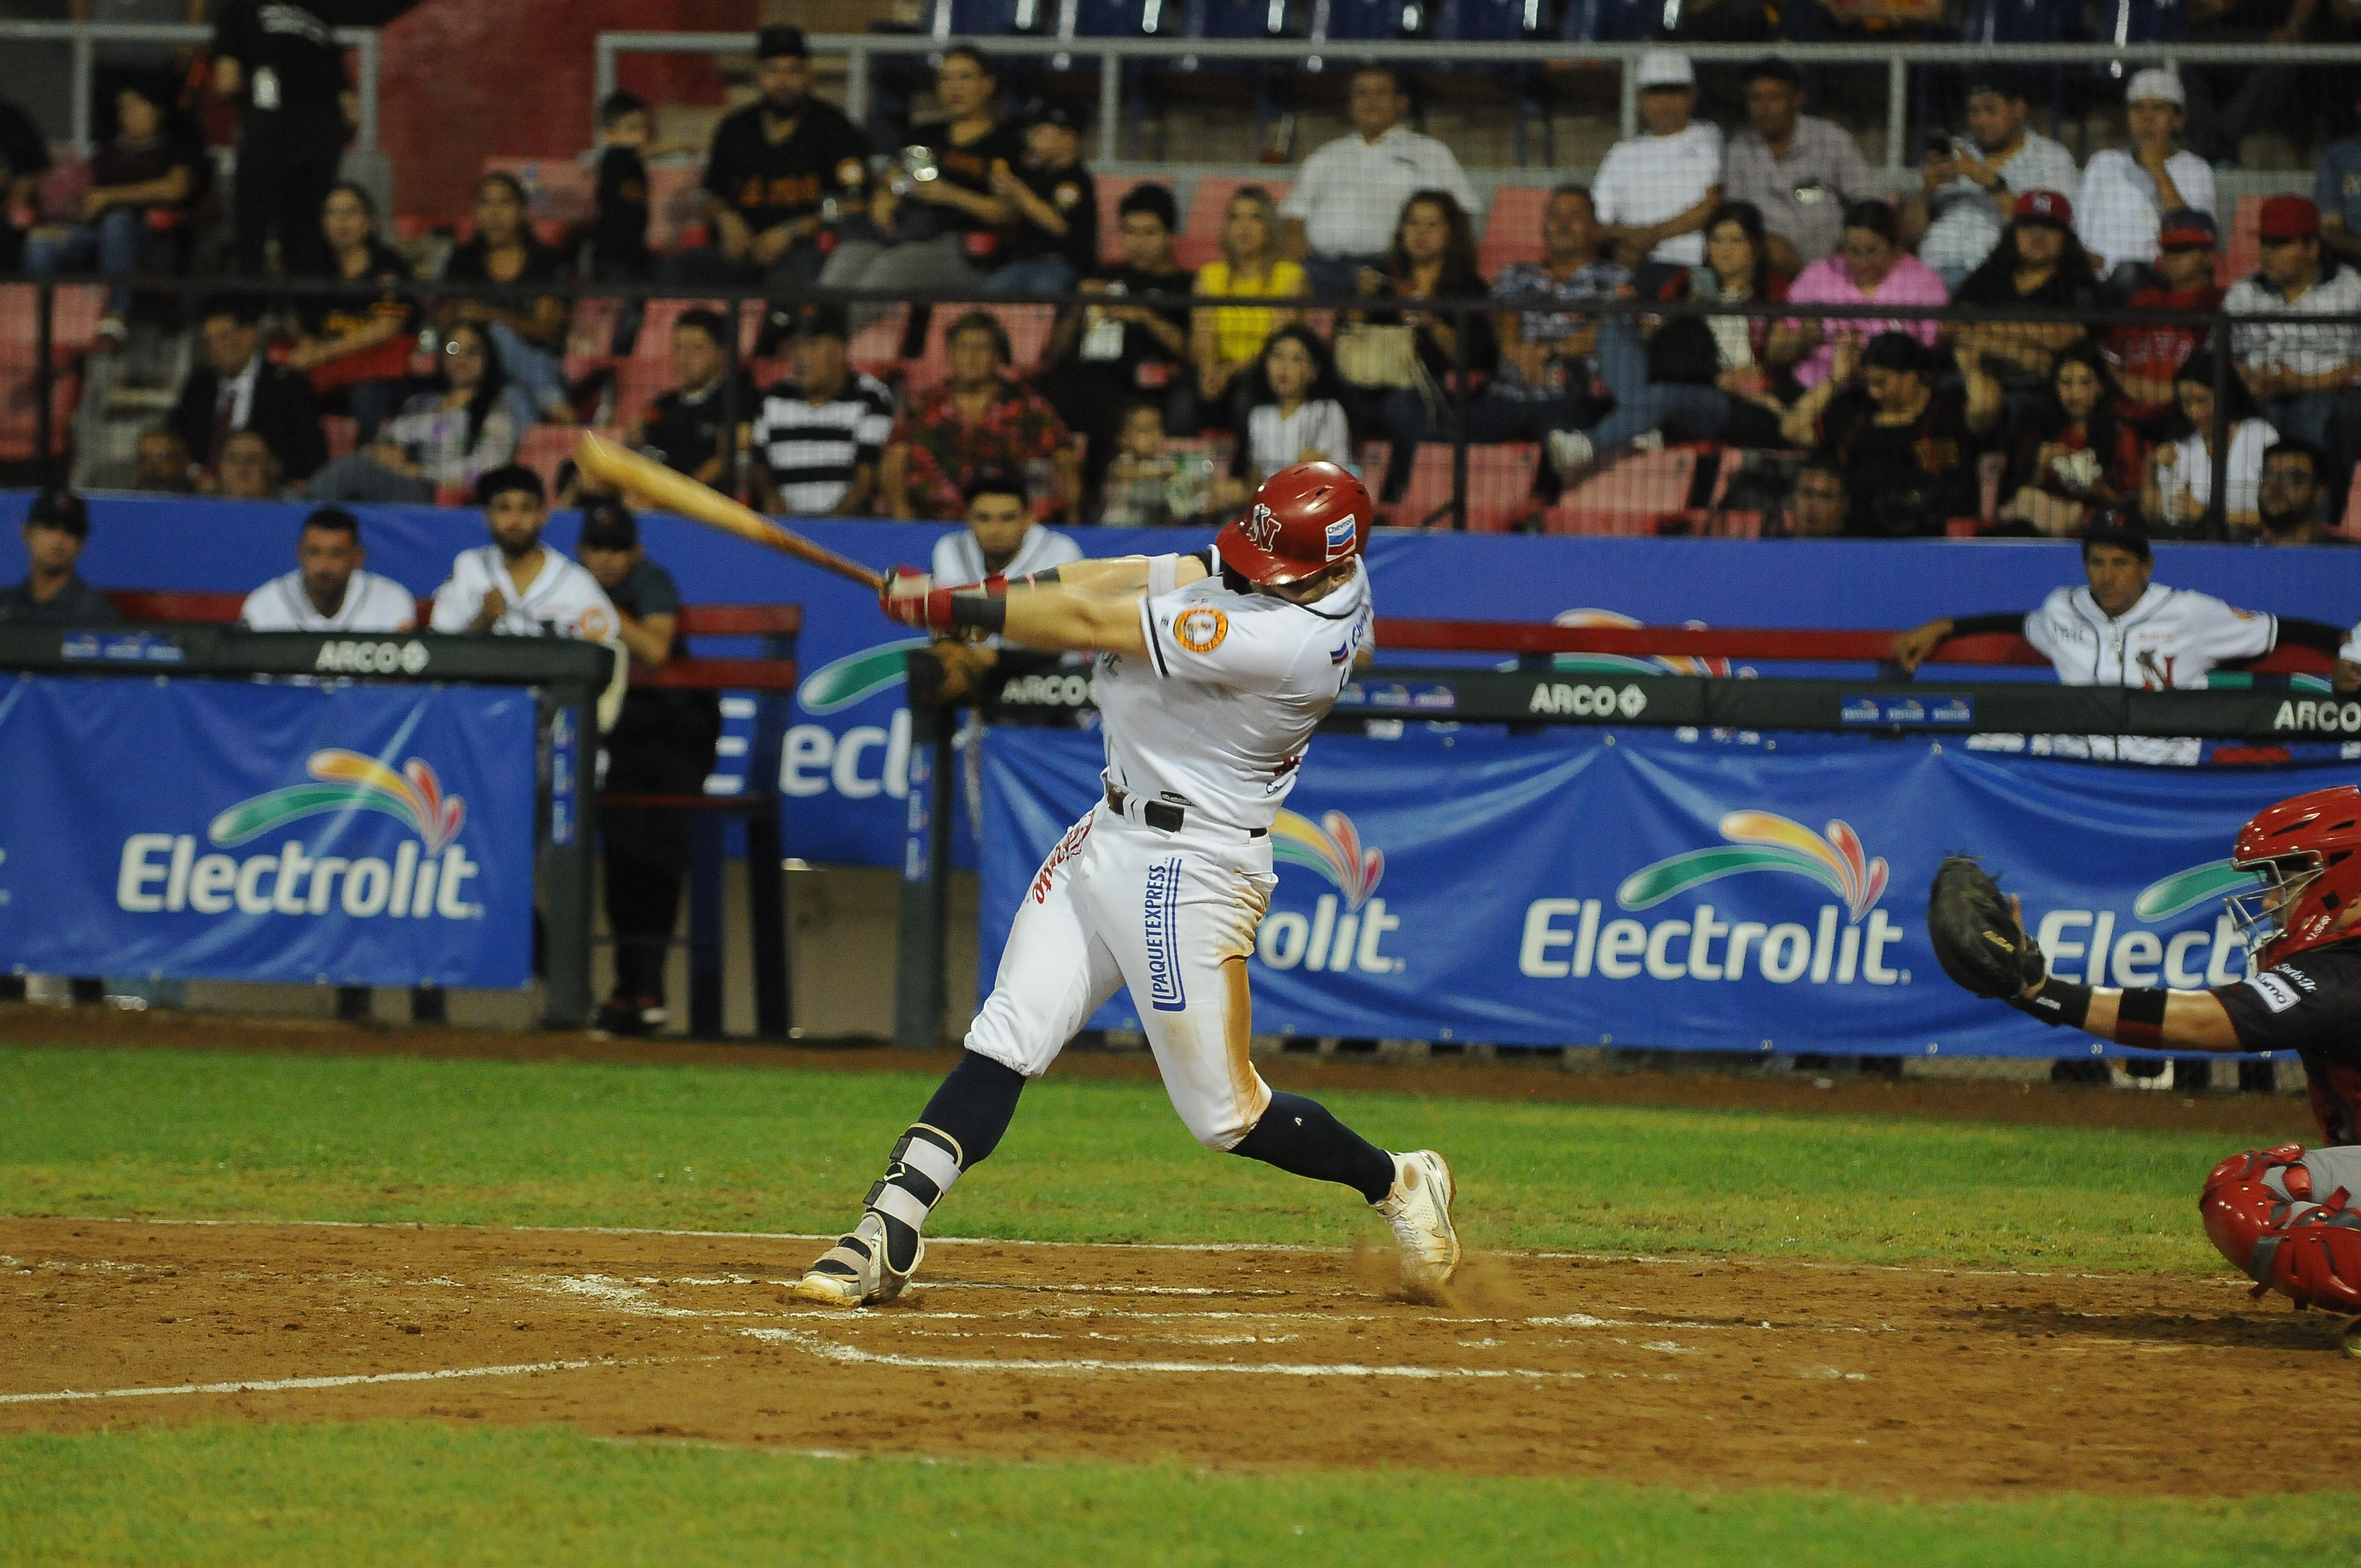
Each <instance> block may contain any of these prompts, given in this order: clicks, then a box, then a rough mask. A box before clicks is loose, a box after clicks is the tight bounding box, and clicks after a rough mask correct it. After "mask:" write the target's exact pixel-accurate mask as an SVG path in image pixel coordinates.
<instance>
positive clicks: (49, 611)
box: [0, 572, 123, 626]
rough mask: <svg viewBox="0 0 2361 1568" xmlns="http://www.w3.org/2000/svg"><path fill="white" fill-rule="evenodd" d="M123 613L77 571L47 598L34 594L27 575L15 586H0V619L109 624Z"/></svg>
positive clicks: (53, 623)
mask: <svg viewBox="0 0 2361 1568" xmlns="http://www.w3.org/2000/svg"><path fill="white" fill-rule="evenodd" d="M122 619H123V617H122V616H121V615H119V614H117V613H116V612H115V604H114V601H113V600H111V599H109V598H107V597H106V596H105V595H104V594H103V593H100V592H99V591H98V590H97V589H96V588H94V587H91V586H90V585H89V584H88V583H86V582H83V581H82V574H81V573H80V572H76V573H75V574H74V575H73V576H70V577H68V578H67V579H66V586H65V587H62V588H60V589H59V590H58V591H57V592H56V593H54V594H51V595H50V596H49V598H48V600H47V601H46V602H44V601H39V600H36V599H35V598H33V591H32V582H31V580H30V579H29V578H28V579H27V580H26V581H24V582H21V583H18V584H16V586H15V587H6V588H0V620H14V621H19V622H23V621H31V622H34V623H35V624H37V625H42V626H111V625H113V624H114V623H115V622H116V621H118V620H122Z"/></svg>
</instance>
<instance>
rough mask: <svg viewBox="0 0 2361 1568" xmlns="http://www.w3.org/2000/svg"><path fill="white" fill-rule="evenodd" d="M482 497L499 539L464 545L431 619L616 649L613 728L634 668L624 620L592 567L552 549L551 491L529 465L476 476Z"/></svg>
mask: <svg viewBox="0 0 2361 1568" xmlns="http://www.w3.org/2000/svg"><path fill="white" fill-rule="evenodd" d="M476 499H477V500H478V502H479V503H480V504H481V505H482V506H483V509H484V521H485V522H486V523H487V524H489V526H490V529H491V532H492V542H491V543H489V544H486V545H481V546H478V548H476V549H474V550H467V551H462V552H461V553H460V554H459V556H458V558H457V559H456V560H455V561H453V562H452V563H451V576H450V578H449V580H447V581H446V582H445V583H444V585H443V586H442V587H440V588H438V589H436V590H435V593H434V616H433V618H432V620H430V622H429V624H430V626H431V627H432V629H433V630H436V631H446V632H456V631H489V632H493V633H496V634H498V635H500V636H507V637H570V638H574V639H576V640H577V641H584V642H603V643H605V644H606V645H607V646H608V647H609V648H611V649H612V650H614V653H615V668H614V675H613V678H612V679H611V680H609V682H608V685H607V691H606V694H605V695H604V696H601V697H600V698H599V699H598V728H599V729H600V730H602V731H603V730H606V729H612V728H613V727H614V723H615V715H616V714H617V712H619V711H620V709H621V707H622V703H623V685H624V681H625V679H626V676H627V674H628V670H627V665H628V657H627V655H626V653H625V652H624V649H623V640H622V624H623V623H622V620H620V618H619V617H618V616H617V615H616V614H615V606H614V602H613V601H612V600H610V599H609V598H607V590H606V589H604V588H602V587H599V586H598V578H596V577H594V576H591V575H590V574H589V572H588V570H587V569H586V568H584V567H582V566H580V565H577V564H576V563H574V562H572V561H569V560H567V559H566V557H565V556H563V555H560V554H557V552H555V550H551V549H549V548H548V547H547V546H545V545H544V544H543V543H542V542H541V531H542V530H543V529H544V528H545V527H547V526H548V524H549V499H548V492H547V491H546V490H545V489H544V488H542V483H541V476H540V475H539V474H536V473H534V472H533V470H532V469H530V468H527V467H525V466H523V465H522V464H511V465H509V466H507V467H504V468H495V469H493V470H492V471H491V472H490V473H489V474H486V475H485V476H484V477H482V478H480V479H478V480H477V481H476Z"/></svg>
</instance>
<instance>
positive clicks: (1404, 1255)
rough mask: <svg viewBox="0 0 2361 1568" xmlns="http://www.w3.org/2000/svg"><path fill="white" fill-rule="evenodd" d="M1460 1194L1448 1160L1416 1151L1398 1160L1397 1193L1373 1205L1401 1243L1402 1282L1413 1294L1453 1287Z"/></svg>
mask: <svg viewBox="0 0 2361 1568" xmlns="http://www.w3.org/2000/svg"><path fill="white" fill-rule="evenodd" d="M1457 1194H1458V1188H1457V1186H1456V1184H1455V1183H1454V1182H1453V1181H1452V1179H1451V1168H1450V1167H1449V1166H1448V1165H1445V1164H1444V1162H1443V1157H1442V1156H1441V1155H1439V1154H1436V1153H1435V1152H1434V1151H1433V1149H1415V1150H1412V1151H1411V1153H1409V1154H1398V1155H1396V1156H1394V1185H1393V1190H1391V1191H1390V1192H1388V1193H1387V1194H1386V1195H1385V1196H1384V1197H1383V1198H1380V1199H1378V1201H1377V1202H1375V1203H1374V1204H1372V1205H1370V1207H1372V1208H1374V1209H1376V1210H1377V1212H1378V1213H1380V1214H1383V1215H1384V1216H1385V1218H1386V1223H1387V1224H1389V1225H1391V1226H1392V1227H1393V1231H1394V1240H1396V1241H1398V1242H1400V1244H1401V1266H1402V1283H1403V1284H1405V1285H1407V1286H1409V1287H1411V1288H1412V1289H1414V1290H1418V1289H1429V1290H1431V1289H1433V1288H1436V1287H1438V1286H1442V1285H1447V1284H1449V1283H1450V1282H1451V1276H1452V1275H1453V1274H1454V1273H1455V1272H1456V1271H1457V1269H1458V1267H1459V1233H1458V1231H1456V1230H1455V1229H1454V1228H1453V1226H1452V1223H1451V1201H1452V1199H1453V1198H1455V1197H1456V1196H1457Z"/></svg>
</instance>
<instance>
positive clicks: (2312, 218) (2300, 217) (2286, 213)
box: [2259, 196, 2320, 239]
mask: <svg viewBox="0 0 2361 1568" xmlns="http://www.w3.org/2000/svg"><path fill="white" fill-rule="evenodd" d="M2259 232H2260V233H2261V235H2262V236H2263V238H2265V239H2301V238H2303V237H2304V236H2306V235H2315V234H2318V233H2319V232H2320V209H2319V208H2318V207H2316V206H2314V205H2312V198H2311V197H2309V196H2273V197H2272V198H2271V199H2270V200H2269V201H2268V202H2265V203H2263V221H2262V224H2261V227H2260V231H2259Z"/></svg>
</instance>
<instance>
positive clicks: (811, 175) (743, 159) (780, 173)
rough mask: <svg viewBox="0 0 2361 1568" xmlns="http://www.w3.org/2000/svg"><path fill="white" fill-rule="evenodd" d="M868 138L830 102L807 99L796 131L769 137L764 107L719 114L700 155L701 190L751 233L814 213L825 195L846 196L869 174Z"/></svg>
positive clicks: (860, 188)
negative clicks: (706, 148)
mask: <svg viewBox="0 0 2361 1568" xmlns="http://www.w3.org/2000/svg"><path fill="white" fill-rule="evenodd" d="M869 150H870V143H869V138H868V137H866V136H864V135H862V132H861V130H860V129H859V128H858V127H857V126H854V125H853V123H852V122H851V120H848V119H846V118H845V117H844V115H843V113H842V112H841V111H840V110H839V109H837V108H836V107H835V106H834V105H833V104H824V103H822V102H820V101H819V100H818V99H817V98H807V99H805V100H804V105H803V107H802V109H801V110H799V111H798V112H797V114H796V131H795V135H793V136H791V137H787V139H786V140H785V141H781V142H774V141H773V140H772V139H771V138H770V137H769V135H768V134H767V133H765V132H764V130H763V105H761V104H748V105H747V106H746V107H745V108H742V109H740V110H738V111H736V112H735V113H734V114H730V115H724V116H722V120H721V123H720V124H719V125H718V126H715V127H714V128H713V148H712V150H711V152H709V153H708V155H707V157H706V160H705V188H706V189H707V190H708V191H709V192H712V193H713V195H714V196H715V198H716V199H717V200H719V201H720V202H722V203H725V204H726V205H728V206H729V207H730V208H731V209H733V210H734V211H735V212H736V213H737V214H738V215H739V216H740V217H741V218H743V219H745V220H746V226H747V227H748V228H750V229H752V231H753V232H754V233H756V234H761V233H762V232H763V231H764V230H765V229H773V228H776V227H778V226H779V225H781V224H784V223H786V222H788V221H790V220H791V219H795V218H801V217H807V216H809V215H810V214H813V213H816V212H818V211H819V204H820V201H821V199H822V198H823V197H828V196H835V197H838V198H840V199H844V198H849V197H851V196H853V195H855V194H857V193H859V192H860V191H861V190H862V187H863V186H864V185H866V184H867V182H868V180H869Z"/></svg>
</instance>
